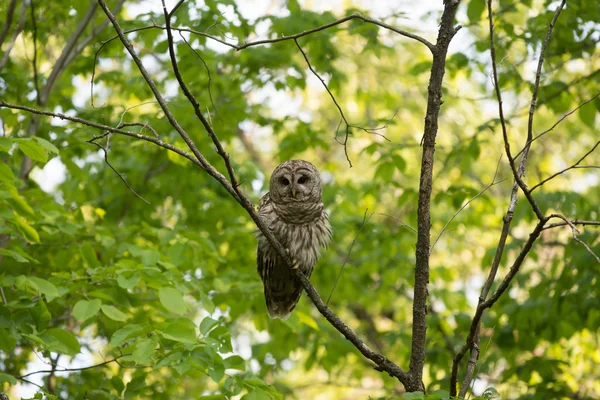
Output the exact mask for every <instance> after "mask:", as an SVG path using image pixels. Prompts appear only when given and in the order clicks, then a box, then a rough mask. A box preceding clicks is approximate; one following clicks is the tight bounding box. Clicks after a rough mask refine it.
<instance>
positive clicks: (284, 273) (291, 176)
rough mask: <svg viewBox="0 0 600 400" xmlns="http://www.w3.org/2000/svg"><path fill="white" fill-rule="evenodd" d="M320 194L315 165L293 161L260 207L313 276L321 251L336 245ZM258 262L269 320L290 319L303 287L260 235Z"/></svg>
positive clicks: (275, 174)
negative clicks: (332, 241) (331, 242)
mask: <svg viewBox="0 0 600 400" xmlns="http://www.w3.org/2000/svg"><path fill="white" fill-rule="evenodd" d="M321 194H322V188H321V177H320V176H319V171H318V170H317V169H316V168H315V167H314V165H312V164H311V163H309V162H308V161H304V160H289V161H285V162H284V163H282V164H280V165H279V166H278V167H277V168H275V170H274V171H273V174H272V175H271V180H270V182H269V192H267V193H266V194H265V195H264V196H263V197H262V198H261V199H260V201H259V203H258V212H259V214H260V216H261V217H262V218H263V219H264V220H265V222H266V223H267V225H268V226H269V228H270V229H271V231H272V232H273V234H274V235H275V237H276V238H277V240H279V242H280V243H281V244H282V245H283V246H284V247H285V248H286V249H287V250H288V251H289V252H290V255H291V256H292V257H293V258H294V260H295V261H296V264H297V267H298V268H300V270H301V271H302V272H303V273H304V274H305V275H306V276H307V277H309V278H310V275H311V274H312V271H313V267H314V266H315V264H316V263H317V260H318V259H319V255H320V254H319V253H320V249H321V247H323V248H327V246H328V245H329V242H330V241H331V227H330V225H329V218H328V216H327V213H326V212H325V210H324V207H323V203H322V202H321ZM256 259H257V269H258V274H259V275H260V277H261V279H262V281H263V285H264V289H265V300H266V302H267V311H268V313H269V316H270V317H271V318H281V319H286V318H288V317H289V315H290V313H291V312H292V310H293V309H294V307H296V304H297V303H298V300H300V296H301V295H302V285H301V284H300V283H299V282H297V281H296V279H295V278H294V276H293V273H292V272H291V271H289V269H288V267H287V265H286V263H285V262H284V260H283V259H282V258H281V257H280V256H279V255H278V254H277V253H276V251H275V250H274V249H273V248H272V247H271V245H270V244H269V242H268V241H267V239H266V238H265V237H264V236H263V235H262V233H260V232H259V233H258V249H257V257H256Z"/></svg>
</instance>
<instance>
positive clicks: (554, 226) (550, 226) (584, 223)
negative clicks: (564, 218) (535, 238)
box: [542, 219, 600, 231]
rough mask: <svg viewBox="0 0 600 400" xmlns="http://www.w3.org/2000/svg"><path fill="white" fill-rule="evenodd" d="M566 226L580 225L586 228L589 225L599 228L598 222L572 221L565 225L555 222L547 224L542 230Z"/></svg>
mask: <svg viewBox="0 0 600 400" xmlns="http://www.w3.org/2000/svg"><path fill="white" fill-rule="evenodd" d="M566 225H569V226H570V225H582V226H586V225H591V226H600V221H582V220H579V219H574V220H572V221H570V224H568V223H566V222H556V223H554V224H548V225H546V226H544V229H542V230H544V231H545V230H546V229H552V228H557V227H559V226H566Z"/></svg>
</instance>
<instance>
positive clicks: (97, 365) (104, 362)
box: [16, 353, 131, 380]
mask: <svg viewBox="0 0 600 400" xmlns="http://www.w3.org/2000/svg"><path fill="white" fill-rule="evenodd" d="M130 355H131V353H127V354H121V355H119V356H117V357H115V358H112V359H110V360H107V361H103V362H101V363H98V364H94V365H89V366H87V367H80V368H61V369H56V365H55V364H52V367H53V368H52V369H45V370H39V371H33V372H29V373H28V374H25V375H22V376H17V377H16V378H17V379H19V380H23V378H27V377H28V376H31V375H37V374H49V373H53V372H55V371H56V372H78V371H85V370H88V369H93V368H97V367H102V366H104V365H107V364H110V363H113V362H114V363H118V360H119V359H120V358H123V357H126V356H130Z"/></svg>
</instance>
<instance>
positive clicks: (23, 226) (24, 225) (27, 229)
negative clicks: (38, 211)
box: [13, 213, 40, 243]
mask: <svg viewBox="0 0 600 400" xmlns="http://www.w3.org/2000/svg"><path fill="white" fill-rule="evenodd" d="M13 217H14V220H15V223H16V224H17V227H18V228H19V231H20V232H21V233H22V234H23V237H24V238H25V239H26V240H27V241H28V242H32V243H39V242H40V234H39V233H38V232H37V231H36V230H35V228H34V227H33V226H31V225H29V222H27V220H26V219H25V218H23V217H21V216H20V215H19V214H17V213H13Z"/></svg>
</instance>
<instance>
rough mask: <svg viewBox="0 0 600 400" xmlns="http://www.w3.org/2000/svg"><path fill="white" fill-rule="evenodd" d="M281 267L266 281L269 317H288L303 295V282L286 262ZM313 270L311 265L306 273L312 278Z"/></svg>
mask: <svg viewBox="0 0 600 400" xmlns="http://www.w3.org/2000/svg"><path fill="white" fill-rule="evenodd" d="M280 267H281V268H280V269H279V271H278V272H279V273H278V274H271V276H270V279H269V280H267V281H265V282H264V284H265V300H266V302H267V311H268V313H269V317H271V318H279V319H288V317H289V316H290V314H291V313H292V311H294V308H296V304H298V301H300V297H302V284H301V283H300V282H298V281H297V280H296V277H295V276H294V275H293V274H292V273H291V272H290V271H288V269H287V266H286V265H285V264H284V265H281V266H280ZM312 271H313V268H312V267H310V268H307V270H306V271H304V273H305V274H306V276H307V277H308V278H310V276H311V274H312Z"/></svg>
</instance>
